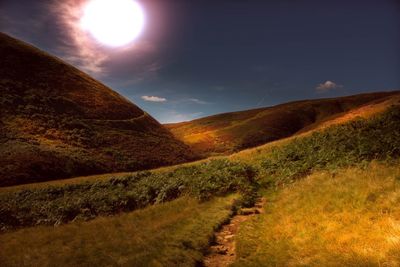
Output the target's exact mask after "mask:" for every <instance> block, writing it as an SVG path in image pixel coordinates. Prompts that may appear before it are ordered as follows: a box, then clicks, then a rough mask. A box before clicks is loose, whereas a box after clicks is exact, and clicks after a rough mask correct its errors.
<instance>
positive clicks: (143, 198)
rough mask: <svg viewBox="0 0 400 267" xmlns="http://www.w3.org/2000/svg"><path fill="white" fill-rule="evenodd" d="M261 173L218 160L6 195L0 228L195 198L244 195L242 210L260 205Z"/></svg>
mask: <svg viewBox="0 0 400 267" xmlns="http://www.w3.org/2000/svg"><path fill="white" fill-rule="evenodd" d="M255 175H256V172H255V170H254V169H253V168H252V167H250V166H249V165H246V164H241V163H236V162H230V161H227V160H213V161H210V162H206V163H202V164H197V165H194V166H188V167H181V168H177V169H175V170H173V171H170V172H163V173H157V172H153V173H151V172H139V173H136V174H132V175H128V176H126V177H123V178H114V179H110V180H107V181H99V182H94V183H93V182H86V183H81V184H71V185H66V186H61V187H55V186H54V187H53V186H52V187H48V188H39V189H30V190H22V191H17V192H4V193H2V194H0V229H2V230H3V231H4V230H7V229H10V228H16V227H22V226H33V225H39V224H50V225H59V224H62V223H66V222H69V221H72V220H88V219H92V218H94V217H96V216H101V215H112V214H116V213H120V212H126V211H131V210H134V209H138V208H143V207H145V206H147V205H150V204H154V203H162V202H166V201H170V200H173V199H176V198H178V197H180V196H183V195H189V196H192V197H194V198H196V199H199V200H202V201H204V200H208V199H210V198H211V197H213V196H220V195H225V194H228V193H231V192H239V193H241V194H242V195H243V196H245V197H244V198H243V200H242V205H249V204H251V202H252V201H254V197H255V194H256V183H255V181H254V179H255Z"/></svg>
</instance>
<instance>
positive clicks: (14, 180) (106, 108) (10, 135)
mask: <svg viewBox="0 0 400 267" xmlns="http://www.w3.org/2000/svg"><path fill="white" fill-rule="evenodd" d="M0 58H1V64H0V107H1V109H0V112H1V117H0V119H1V120H0V185H3V186H4V185H12V184H21V183H27V182H36V181H43V180H48V179H56V178H63V177H71V176H77V175H86V174H93V173H102V172H115V171H128V170H130V171H132V170H139V169H145V168H153V167H157V166H161V165H168V164H176V163H181V162H185V161H187V160H189V159H192V158H193V155H192V153H191V152H190V151H189V149H188V147H187V146H186V145H184V144H183V143H182V142H181V141H178V140H176V139H175V138H174V137H173V136H172V135H171V134H170V132H169V131H168V130H166V129H165V128H164V127H163V126H162V125H160V124H159V123H158V122H157V121H156V120H154V119H153V118H152V117H151V116H149V115H148V114H147V113H145V112H143V111H142V110H141V109H139V108H138V107H137V106H135V105H134V104H132V103H131V102H129V101H128V100H127V99H125V98H123V97H122V96H120V95H119V94H118V93H116V92H114V91H112V90H111V89H110V88H108V87H106V86H105V85H103V84H101V83H100V82H98V81H96V80H94V79H93V78H91V77H90V76H88V75H87V74H85V73H83V72H81V71H79V70H78V69H76V68H74V67H72V66H70V65H68V64H66V63H64V62H62V61H61V60H59V59H57V58H55V57H52V56H50V55H48V54H46V53H44V52H42V51H40V50H38V49H36V48H34V47H32V46H30V45H28V44H25V43H23V42H20V41H18V40H16V39H13V38H11V37H9V36H7V35H4V34H0Z"/></svg>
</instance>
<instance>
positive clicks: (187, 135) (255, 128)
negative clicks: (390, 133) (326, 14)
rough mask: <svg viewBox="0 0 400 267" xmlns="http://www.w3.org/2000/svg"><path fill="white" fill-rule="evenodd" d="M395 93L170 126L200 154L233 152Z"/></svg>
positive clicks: (309, 102)
mask: <svg viewBox="0 0 400 267" xmlns="http://www.w3.org/2000/svg"><path fill="white" fill-rule="evenodd" d="M393 95H400V92H399V91H395V92H378V93H369V94H361V95H354V96H347V97H340V98H331V99H317V100H304V101H296V102H290V103H286V104H281V105H277V106H273V107H267V108H259V109H253V110H246V111H239V112H231V113H224V114H218V115H214V116H210V117H205V118H201V119H196V120H193V121H189V122H182V123H174V124H167V125H166V126H167V128H168V129H170V130H171V131H172V133H173V134H174V135H175V136H176V137H177V138H178V139H180V140H182V141H183V142H185V143H186V144H188V145H190V146H191V147H192V149H193V150H194V151H196V152H197V153H200V154H202V155H204V156H209V155H213V154H230V153H233V152H236V151H239V150H242V149H246V148H251V147H255V146H258V145H261V144H265V143H268V142H271V141H274V140H278V139H282V138H285V137H288V136H291V135H294V134H296V133H300V132H304V131H308V130H311V129H313V128H316V127H318V126H320V125H322V124H325V123H326V122H328V121H331V120H333V119H335V118H336V117H337V116H341V115H343V114H346V113H348V112H349V111H351V110H353V109H355V108H359V107H361V106H363V105H367V104H368V105H371V104H374V103H379V102H381V101H385V99H387V98H390V97H392V96H393Z"/></svg>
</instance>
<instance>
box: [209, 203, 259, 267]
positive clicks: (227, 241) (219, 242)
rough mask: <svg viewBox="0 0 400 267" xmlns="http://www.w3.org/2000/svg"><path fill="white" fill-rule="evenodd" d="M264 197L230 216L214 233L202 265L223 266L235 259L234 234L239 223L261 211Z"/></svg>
mask: <svg viewBox="0 0 400 267" xmlns="http://www.w3.org/2000/svg"><path fill="white" fill-rule="evenodd" d="M264 203H265V199H264V198H261V199H259V200H258V201H257V203H256V204H255V205H254V207H252V208H245V209H241V210H239V211H238V213H237V214H236V215H235V216H233V217H232V218H231V220H230V221H229V223H228V224H225V225H223V226H222V228H221V229H220V230H219V231H218V232H216V233H215V242H214V243H213V244H212V245H211V247H210V248H209V251H210V253H209V254H208V255H206V256H205V258H204V261H203V266H204V267H224V266H229V265H230V264H232V263H233V262H234V261H235V259H236V243H235V236H236V234H237V232H238V230H239V227H240V224H241V223H243V222H245V221H247V220H248V219H249V218H251V217H252V216H256V215H258V214H260V213H262V212H263V210H264V209H263V207H264Z"/></svg>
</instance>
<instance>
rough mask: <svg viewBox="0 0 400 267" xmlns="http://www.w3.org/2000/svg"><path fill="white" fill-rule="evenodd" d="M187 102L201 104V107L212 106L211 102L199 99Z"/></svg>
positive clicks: (190, 99) (189, 99)
mask: <svg viewBox="0 0 400 267" xmlns="http://www.w3.org/2000/svg"><path fill="white" fill-rule="evenodd" d="M187 100H188V101H190V102H193V103H196V104H200V105H207V104H211V103H210V102H207V101H203V100H200V99H197V98H188V99H187Z"/></svg>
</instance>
